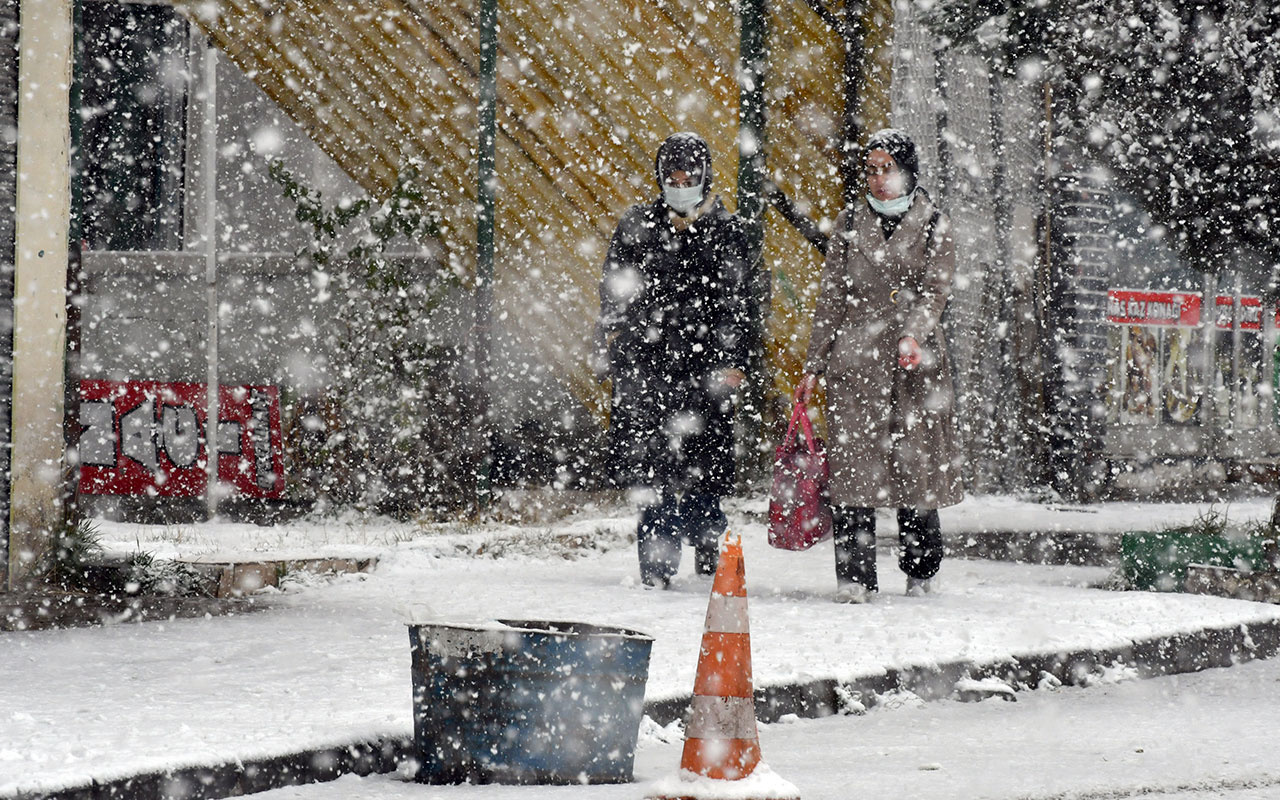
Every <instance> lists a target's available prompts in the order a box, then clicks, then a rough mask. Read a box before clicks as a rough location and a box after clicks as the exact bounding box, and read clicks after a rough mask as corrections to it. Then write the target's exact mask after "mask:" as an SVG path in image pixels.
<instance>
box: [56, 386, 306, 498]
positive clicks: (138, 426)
mask: <svg viewBox="0 0 1280 800" xmlns="http://www.w3.org/2000/svg"><path fill="white" fill-rule="evenodd" d="M205 405H206V384H203V383H161V382H158V381H101V380H85V381H81V382H80V425H81V433H80V491H81V492H83V493H85V494H117V495H144V496H150V497H157V496H160V497H196V496H199V495H201V494H203V493H204V491H205V485H206V482H207V479H206V474H205V464H206V458H207V452H208V450H207V445H208V432H209V426H208V421H207V416H208V415H207V414H206V410H205ZM218 405H219V409H218V420H217V425H216V426H215V441H216V442H217V452H218V480H219V482H220V483H222V484H224V485H226V486H227V487H228V488H229V489H231V490H232V492H233V493H234V494H238V495H240V496H242V497H259V498H278V497H280V496H281V495H282V494H283V492H284V437H283V435H282V433H281V425H280V391H279V389H278V387H275V386H220V387H219V388H218Z"/></svg>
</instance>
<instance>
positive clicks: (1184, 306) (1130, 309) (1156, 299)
mask: <svg viewBox="0 0 1280 800" xmlns="http://www.w3.org/2000/svg"><path fill="white" fill-rule="evenodd" d="M1107 321H1108V322H1114V323H1116V324H1118V325H1178V326H1182V327H1190V328H1194V327H1195V326H1197V325H1199V324H1200V295H1198V294H1192V293H1189V292H1147V291H1142V290H1135V289H1112V290H1110V291H1108V292H1107Z"/></svg>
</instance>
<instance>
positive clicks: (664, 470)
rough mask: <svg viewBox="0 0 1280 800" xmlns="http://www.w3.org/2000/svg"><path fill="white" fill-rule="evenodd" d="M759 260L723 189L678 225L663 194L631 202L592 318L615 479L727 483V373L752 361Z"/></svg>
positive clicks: (692, 486)
mask: <svg viewBox="0 0 1280 800" xmlns="http://www.w3.org/2000/svg"><path fill="white" fill-rule="evenodd" d="M754 263H755V253H754V252H753V248H752V246H751V244H750V238H749V237H748V235H747V229H746V223H744V222H743V221H742V220H741V219H740V218H739V217H737V216H736V215H733V214H730V213H729V212H728V210H727V209H725V207H724V205H723V204H722V203H721V202H720V198H719V197H715V198H714V199H712V200H711V201H710V205H709V207H708V208H707V209H706V210H705V211H704V212H703V213H702V214H701V215H700V216H697V217H696V218H694V219H693V220H692V222H691V223H690V224H689V225H688V226H687V227H686V228H684V229H683V230H681V229H679V228H677V227H676V225H675V224H673V222H672V220H671V216H670V212H669V210H668V207H667V204H666V202H665V201H664V200H663V199H662V197H661V196H659V197H658V198H656V199H655V200H654V201H652V202H650V203H647V204H641V205H636V206H632V207H631V208H630V209H628V210H627V212H626V213H625V214H624V215H623V217H622V220H621V221H620V222H619V223H618V227H617V230H616V231H615V232H614V234H613V239H612V240H611V241H610V244H609V253H608V256H607V258H606V259H605V264H604V273H603V277H602V279H601V282H600V319H599V322H598V325H597V343H598V346H599V347H601V348H607V356H605V355H604V354H603V353H602V354H601V357H607V362H608V365H609V374H610V376H611V377H612V378H613V403H612V410H611V414H610V424H609V462H610V473H611V475H610V477H611V478H612V480H613V481H614V482H615V483H616V484H618V485H620V486H630V487H651V488H674V489H681V490H687V491H694V492H700V493H706V494H717V495H724V494H727V493H729V492H730V491H731V490H732V488H733V481H734V457H733V412H734V405H733V390H732V389H730V388H729V387H728V386H727V385H725V384H724V383H723V381H722V380H721V379H720V371H721V370H724V369H728V368H734V367H736V368H738V369H741V370H743V371H745V370H746V368H747V360H748V356H749V354H750V352H751V349H752V347H753V341H752V331H753V330H754V328H753V325H752V322H753V319H754V316H755V308H754V306H755V303H754V302H753V300H752V295H751V291H750V280H749V278H750V270H751V268H752V265H753V264H754ZM610 339H611V341H610Z"/></svg>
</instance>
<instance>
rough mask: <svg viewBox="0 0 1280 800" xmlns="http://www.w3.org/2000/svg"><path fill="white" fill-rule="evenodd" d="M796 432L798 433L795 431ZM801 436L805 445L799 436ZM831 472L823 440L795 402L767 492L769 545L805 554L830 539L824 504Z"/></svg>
mask: <svg viewBox="0 0 1280 800" xmlns="http://www.w3.org/2000/svg"><path fill="white" fill-rule="evenodd" d="M797 428H798V429H797ZM797 434H803V439H804V443H803V444H801V442H800V438H801V437H800V436H797ZM829 478H830V469H829V467H828V466H827V454H826V451H825V450H823V448H822V440H821V439H819V438H817V437H815V436H814V435H813V425H812V424H811V423H810V422H809V414H808V411H807V409H806V408H805V404H804V403H802V402H800V401H799V400H797V401H796V404H795V407H794V408H793V409H792V410H791V423H790V424H789V425H787V435H786V438H784V439H783V440H782V443H781V444H780V445H778V448H777V451H776V456H775V458H774V462H773V486H772V488H771V489H770V490H769V544H770V545H772V546H773V547H777V548H779V549H781V550H808V549H809V548H810V547H813V546H814V545H815V544H817V543H818V542H821V541H822V540H823V539H827V538H829V537H830V536H831V507H830V506H829V505H828V504H827V481H828V480H829Z"/></svg>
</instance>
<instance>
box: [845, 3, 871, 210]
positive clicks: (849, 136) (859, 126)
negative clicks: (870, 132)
mask: <svg viewBox="0 0 1280 800" xmlns="http://www.w3.org/2000/svg"><path fill="white" fill-rule="evenodd" d="M864 5H865V4H864V3H863V2H861V0H848V2H846V3H845V5H844V24H843V25H842V26H841V29H840V35H841V39H843V41H844V142H843V144H842V145H841V150H842V152H841V159H840V172H841V177H842V178H843V181H844V202H845V205H851V204H853V203H854V201H856V200H857V198H858V194H859V192H858V189H859V187H860V185H861V175H862V166H861V164H860V156H861V152H860V150H861V139H862V132H863V124H864V123H863V119H862V86H863V73H864V72H865V70H866V54H865V53H864V46H865V42H864V36H863V27H862V17H863V15H864V14H865V13H866V9H865V7H864Z"/></svg>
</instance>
